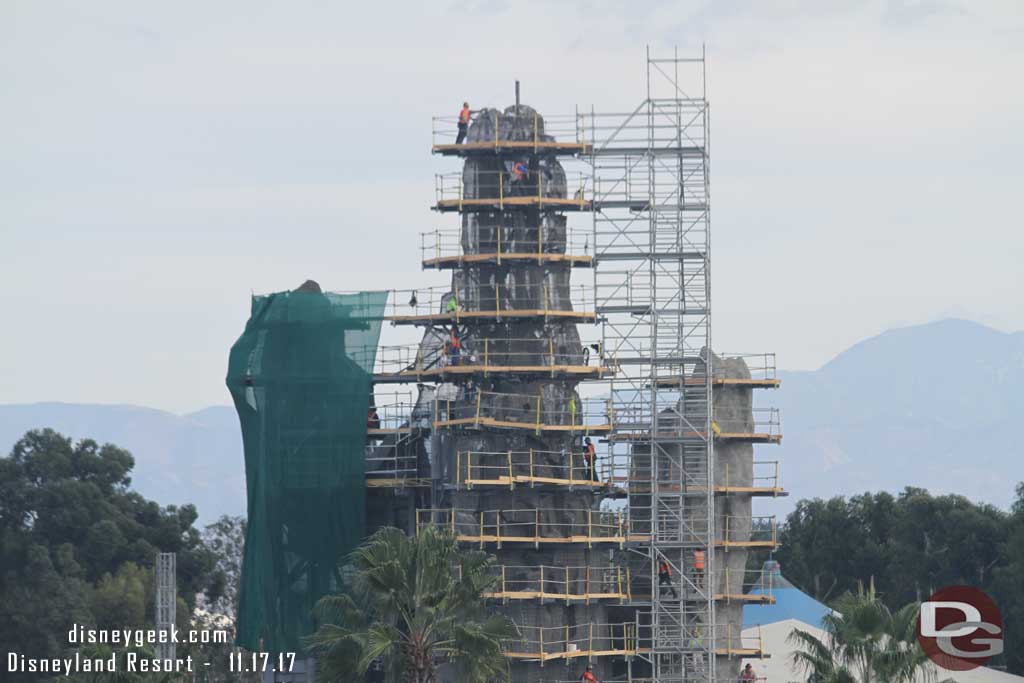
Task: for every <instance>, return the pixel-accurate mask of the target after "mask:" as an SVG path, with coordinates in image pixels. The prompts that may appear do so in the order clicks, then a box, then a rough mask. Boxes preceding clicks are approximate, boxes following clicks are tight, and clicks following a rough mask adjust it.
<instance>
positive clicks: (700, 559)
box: [693, 550, 704, 586]
mask: <svg viewBox="0 0 1024 683" xmlns="http://www.w3.org/2000/svg"><path fill="white" fill-rule="evenodd" d="M693 582H694V583H695V584H696V585H698V586H700V585H702V584H703V582H704V551H703V550H694V551H693Z"/></svg>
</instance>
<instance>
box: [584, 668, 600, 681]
mask: <svg viewBox="0 0 1024 683" xmlns="http://www.w3.org/2000/svg"><path fill="white" fill-rule="evenodd" d="M580 683H600V681H598V680H597V678H596V677H595V676H594V666H593V665H592V664H587V670H586V671H584V672H583V675H582V676H580Z"/></svg>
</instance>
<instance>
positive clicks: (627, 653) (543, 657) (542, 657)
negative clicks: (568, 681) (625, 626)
mask: <svg viewBox="0 0 1024 683" xmlns="http://www.w3.org/2000/svg"><path fill="white" fill-rule="evenodd" d="M620 640H621V639H620ZM650 651H651V650H650V648H637V649H631V650H573V651H572V652H505V656H506V657H508V658H509V659H536V660H538V661H541V662H547V661H550V660H552V659H578V658H580V657H586V658H588V659H589V658H590V657H634V656H636V655H638V654H647V653H649V652H650Z"/></svg>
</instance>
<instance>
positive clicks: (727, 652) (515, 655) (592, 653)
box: [505, 647, 771, 662]
mask: <svg viewBox="0 0 1024 683" xmlns="http://www.w3.org/2000/svg"><path fill="white" fill-rule="evenodd" d="M650 651H651V650H650V648H642V647H641V648H635V649H628V650H573V651H571V652H512V651H508V652H505V656H506V657H508V658H509V659H531V660H532V659H535V660H538V661H541V662H547V661H550V660H552V659H578V658H580V657H586V658H587V659H589V658H591V657H634V656H636V655H638V654H647V653H649V652H650ZM715 654H716V655H718V656H719V657H748V658H751V659H769V658H770V657H771V655H769V654H765V653H764V652H763V651H762V650H759V649H757V648H746V647H716V648H715Z"/></svg>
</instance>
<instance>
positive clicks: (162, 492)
mask: <svg viewBox="0 0 1024 683" xmlns="http://www.w3.org/2000/svg"><path fill="white" fill-rule="evenodd" d="M779 377H780V379H781V380H782V386H781V387H780V388H779V389H776V390H759V391H758V393H757V395H756V397H755V404H756V405H760V406H763V407H767V406H771V405H774V406H776V407H778V408H780V409H781V415H782V433H783V440H782V445H781V446H758V447H757V450H756V453H755V457H756V458H757V459H765V460H775V459H778V460H780V461H781V470H780V471H781V475H780V478H781V484H782V485H783V486H784V488H785V489H786V490H788V491H789V492H790V497H789V498H786V499H780V500H778V501H772V502H771V503H769V504H765V503H764V502H759V503H758V506H759V509H761V510H763V512H760V513H759V514H769V513H774V514H778V515H783V514H785V513H786V512H788V511H789V510H791V509H792V507H793V505H794V504H795V502H796V501H797V500H799V499H801V498H815V497H821V498H825V497H830V496H833V495H838V494H854V493H860V492H864V491H878V490H888V491H893V492H898V491H900V490H902V489H903V487H905V486H917V487H922V488H926V489H929V490H930V491H932V492H933V493H959V494H962V495H965V496H967V497H968V498H970V499H971V500H974V501H979V502H988V503H992V504H995V505H998V506H1000V507H1004V508H1005V507H1008V506H1009V504H1010V503H1011V502H1012V500H1013V497H1014V487H1015V485H1016V484H1017V482H1018V481H1021V480H1024V467H1022V465H1021V461H1022V458H1021V456H1022V455H1024V449H1022V447H1021V445H1020V444H1021V440H1020V438H1019V434H1018V431H1019V430H1020V429H1022V427H1021V425H1020V417H1019V416H1020V415H1021V414H1022V412H1024V392H1022V391H1021V387H1022V386H1024V333H1021V332H1017V333H1004V332H1000V331H997V330H994V329H991V328H988V327H985V326H983V325H979V324H977V323H973V322H969V321H965V320H943V321H939V322H934V323H929V324H926V325H918V326H914V327H906V328H900V329H893V330H888V331H886V332H883V333H882V334H879V335H878V336H875V337H872V338H870V339H866V340H864V341H862V342H860V343H858V344H856V345H854V346H852V347H850V348H849V349H847V350H846V351H843V352H842V353H840V354H839V355H838V356H836V357H835V358H833V359H832V360H831V361H829V362H828V363H827V364H825V365H824V366H822V367H821V368H819V369H818V370H813V371H799V372H786V371H783V372H780V373H779ZM38 427H52V428H53V429H56V430H57V431H59V432H61V433H63V434H65V435H68V436H72V437H74V438H76V439H77V438H92V439H95V440H96V441H99V442H101V443H103V442H110V443H114V444H117V445H119V446H121V447H123V448H126V449H128V450H129V451H131V452H132V453H133V455H134V456H135V460H136V467H135V472H134V475H133V486H134V488H135V489H136V490H138V491H139V492H140V493H142V494H143V495H144V496H146V497H148V498H151V499H154V500H157V501H159V502H161V503H163V504H182V503H187V502H191V503H194V504H195V505H196V507H197V508H198V510H199V514H200V519H201V521H202V522H210V521H212V520H214V519H216V518H217V517H218V516H219V515H221V514H234V515H244V514H245V507H246V497H245V474H244V461H243V456H242V440H241V435H240V432H239V428H238V420H237V418H236V416H235V412H234V409H233V408H232V407H230V406H211V407H208V408H204V409H202V410H199V411H197V412H194V413H189V414H186V415H176V414H173V413H168V412H165V411H161V410H155V409H152V408H144V407H139V406H132V405H91V404H68V403H34V404H17V405H0V452H4V453H6V452H9V450H10V447H11V446H12V445H13V444H14V442H15V441H17V439H18V438H19V437H20V436H21V435H22V434H24V433H25V432H26V431H27V430H29V429H33V428H38ZM768 508H770V509H768Z"/></svg>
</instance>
